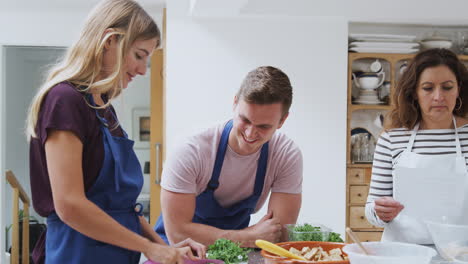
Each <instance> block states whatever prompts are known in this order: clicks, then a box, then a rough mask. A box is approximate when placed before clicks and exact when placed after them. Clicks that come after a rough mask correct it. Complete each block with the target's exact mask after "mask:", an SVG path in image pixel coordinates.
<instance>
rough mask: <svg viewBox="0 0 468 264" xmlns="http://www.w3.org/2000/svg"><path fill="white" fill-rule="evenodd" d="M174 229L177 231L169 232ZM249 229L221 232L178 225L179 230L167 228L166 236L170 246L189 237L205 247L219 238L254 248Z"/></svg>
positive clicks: (203, 227)
mask: <svg viewBox="0 0 468 264" xmlns="http://www.w3.org/2000/svg"><path fill="white" fill-rule="evenodd" d="M174 229H178V230H177V231H171V230H174ZM249 229H250V228H249V227H248V228H245V229H241V230H223V229H219V228H216V227H212V226H209V225H204V224H197V223H187V224H185V223H184V224H180V227H179V228H177V227H175V228H171V227H169V228H167V230H166V234H167V236H168V238H169V241H170V242H171V245H172V244H175V243H178V242H180V241H183V240H184V239H186V238H188V237H189V238H191V239H193V240H195V241H198V242H200V243H202V244H204V245H205V246H209V245H211V244H213V243H214V242H215V241H216V240H217V239H219V238H225V239H229V240H231V241H234V242H239V243H241V246H243V247H255V237H254V236H253V235H252V232H250V230H249Z"/></svg>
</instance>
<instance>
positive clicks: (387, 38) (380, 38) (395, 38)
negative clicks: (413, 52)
mask: <svg viewBox="0 0 468 264" xmlns="http://www.w3.org/2000/svg"><path fill="white" fill-rule="evenodd" d="M349 38H350V39H352V40H357V41H376V42H405V41H406V42H412V41H415V40H416V36H413V35H394V34H349Z"/></svg>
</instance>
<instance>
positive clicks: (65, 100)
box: [29, 82, 123, 217]
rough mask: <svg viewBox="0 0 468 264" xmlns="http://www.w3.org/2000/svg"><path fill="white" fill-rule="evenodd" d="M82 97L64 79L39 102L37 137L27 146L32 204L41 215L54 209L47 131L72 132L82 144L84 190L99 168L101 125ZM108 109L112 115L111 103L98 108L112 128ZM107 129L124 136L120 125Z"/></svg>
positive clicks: (101, 161) (102, 158)
mask: <svg viewBox="0 0 468 264" xmlns="http://www.w3.org/2000/svg"><path fill="white" fill-rule="evenodd" d="M85 99H86V98H85V94H84V93H80V92H79V91H78V90H77V89H76V87H75V86H73V85H72V84H70V83H68V82H63V83H59V84H57V85H56V86H54V87H53V88H52V89H50V91H49V92H48V93H47V95H46V96H45V98H44V100H43V102H42V105H41V110H40V112H39V117H38V122H37V125H36V134H37V138H31V143H30V147H29V159H30V160H29V163H30V177H31V193H32V202H33V206H34V209H35V210H36V212H37V213H38V214H39V215H41V216H43V217H47V216H48V215H49V214H50V213H52V212H54V211H55V209H54V201H53V199H52V191H51V187H50V180H49V173H48V171H47V163H46V155H45V142H46V140H47V135H48V133H49V131H51V130H67V131H71V132H73V133H74V134H75V135H76V136H77V137H78V138H79V139H80V141H81V142H82V143H83V154H82V157H83V158H82V169H83V182H84V185H85V186H84V187H85V191H87V190H89V188H90V187H91V186H92V185H93V184H94V182H95V180H96V178H97V176H98V175H99V172H100V170H101V167H102V163H103V161H104V144H103V136H102V131H101V129H100V125H101V124H100V121H99V119H98V118H97V117H96V111H95V109H93V108H91V107H90V106H89V105H88V104H87V102H86V101H85ZM104 99H105V98H104ZM105 101H106V100H105ZM111 111H112V112H114V114H115V111H114V109H113V107H112V106H110V107H107V108H106V109H101V110H99V113H100V115H101V116H103V117H105V118H106V119H107V121H108V122H109V128H114V127H116V120H115V118H114V115H113V114H112V112H111ZM110 131H111V134H112V135H114V136H123V134H122V130H121V129H120V127H117V129H110Z"/></svg>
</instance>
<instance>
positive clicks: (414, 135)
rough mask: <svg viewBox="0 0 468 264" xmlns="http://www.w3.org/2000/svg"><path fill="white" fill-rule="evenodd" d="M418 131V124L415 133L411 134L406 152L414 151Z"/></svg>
mask: <svg viewBox="0 0 468 264" xmlns="http://www.w3.org/2000/svg"><path fill="white" fill-rule="evenodd" d="M418 130H419V123H417V124H416V125H415V126H414V128H413V131H412V132H411V137H410V139H409V142H408V145H407V146H406V150H407V151H409V152H411V150H412V149H413V144H414V140H415V138H416V134H417V133H418Z"/></svg>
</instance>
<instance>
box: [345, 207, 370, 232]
mask: <svg viewBox="0 0 468 264" xmlns="http://www.w3.org/2000/svg"><path fill="white" fill-rule="evenodd" d="M364 210H365V207H364V206H350V207H349V227H351V228H375V226H373V225H371V224H370V223H369V222H368V221H367V218H366V214H365V213H364Z"/></svg>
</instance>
